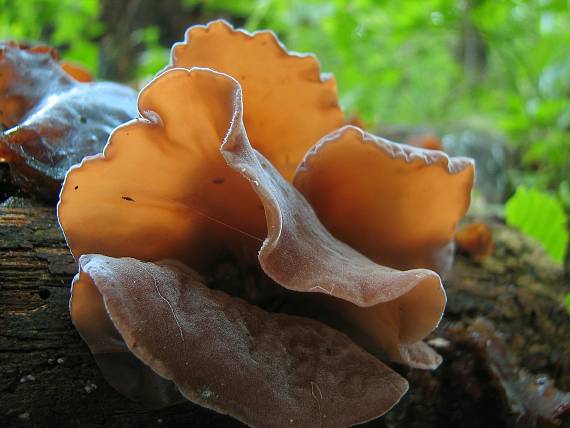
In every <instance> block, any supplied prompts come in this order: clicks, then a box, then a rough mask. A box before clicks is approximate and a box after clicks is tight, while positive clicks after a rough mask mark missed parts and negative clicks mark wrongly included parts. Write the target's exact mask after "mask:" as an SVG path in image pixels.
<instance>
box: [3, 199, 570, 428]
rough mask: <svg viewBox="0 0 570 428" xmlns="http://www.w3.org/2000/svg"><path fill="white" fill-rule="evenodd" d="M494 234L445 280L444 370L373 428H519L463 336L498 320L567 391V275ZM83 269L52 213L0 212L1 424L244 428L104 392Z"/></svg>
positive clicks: (534, 250) (195, 410)
mask: <svg viewBox="0 0 570 428" xmlns="http://www.w3.org/2000/svg"><path fill="white" fill-rule="evenodd" d="M494 232H495V247H496V249H495V254H494V256H492V257H490V258H488V259H486V260H485V261H484V262H482V263H479V262H474V261H471V260H469V259H468V258H464V257H462V256H459V257H458V260H457V262H456V264H455V267H454V270H453V272H452V274H451V275H450V276H449V277H448V278H447V280H446V289H447V292H448V298H449V301H448V307H447V311H446V315H445V318H444V321H443V322H442V324H441V326H440V328H439V329H438V330H437V331H436V332H434V334H433V335H432V337H431V340H432V341H433V340H435V342H434V343H436V344H437V346H438V350H439V351H440V352H441V353H442V355H443V356H444V359H445V361H444V363H443V364H442V366H441V367H440V368H439V369H437V370H436V371H434V372H424V371H419V370H409V369H404V368H401V367H396V369H398V370H399V371H400V372H401V373H403V375H404V376H406V377H407V378H408V380H409V381H410V384H411V387H410V392H409V393H408V395H407V396H406V397H405V398H404V399H403V400H402V402H401V403H400V404H399V405H398V406H397V407H396V408H395V409H394V410H393V411H392V412H391V413H390V414H389V415H388V416H387V417H385V418H382V419H380V420H377V421H374V422H371V423H369V424H367V426H379V427H385V426H390V427H396V426H398V427H443V426H462V427H477V426H487V427H488V428H489V427H495V426H496V427H510V426H517V425H516V424H517V420H519V417H518V415H517V414H516V412H513V409H512V408H511V407H510V406H509V403H508V402H507V400H505V399H504V397H503V395H504V394H502V392H501V391H500V388H501V386H500V385H498V384H497V383H496V382H494V381H493V379H492V376H491V374H490V370H489V367H487V365H486V362H485V356H484V355H483V356H482V355H481V353H480V349H479V348H477V346H476V344H475V343H474V342H473V341H471V339H470V336H469V335H468V334H464V332H465V331H467V329H468V328H469V326H470V325H471V324H472V323H473V322H474V320H475V319H476V318H478V317H484V318H486V319H489V320H491V321H493V322H494V324H495V326H496V329H497V330H498V331H500V332H502V333H503V334H504V337H505V341H506V343H507V344H508V347H509V348H510V350H511V351H512V352H513V354H514V355H515V356H516V357H517V358H518V359H519V361H520V365H521V367H523V368H525V369H526V370H527V371H529V372H530V373H534V374H539V373H545V374H547V375H548V376H549V377H550V378H551V379H553V380H554V381H555V382H556V384H557V386H558V388H560V389H563V390H568V389H570V319H569V318H568V314H567V313H566V312H565V309H564V307H563V305H562V304H561V296H562V295H563V294H564V292H567V291H568V286H567V285H565V283H564V279H563V274H562V271H561V269H560V268H558V267H557V266H555V265H554V264H552V263H551V262H550V261H549V259H548V258H547V257H546V256H545V255H544V254H543V253H542V251H541V250H540V248H539V247H538V246H537V245H536V244H535V243H534V242H532V241H530V240H528V239H526V238H524V237H522V236H521V235H519V234H518V233H516V232H514V231H512V230H510V229H508V228H506V227H505V226H502V225H500V224H496V225H495V226H494ZM75 270H76V265H75V263H74V261H73V258H72V257H71V255H70V254H69V251H68V249H67V247H66V245H65V241H64V239H63V237H62V234H61V232H60V230H59V227H58V225H57V220H56V218H55V213H54V209H53V208H44V207H29V208H0V426H3V427H12V426H25V427H43V426H81V427H97V426H101V427H102V426H105V427H146V426H149V427H150V426H153V427H155V426H168V427H174V426H197V427H232V426H236V427H237V426H241V424H240V423H238V422H236V421H235V420H233V419H231V418H228V417H226V416H223V415H219V414H216V413H214V412H210V411H208V410H206V409H203V408H200V407H198V406H195V405H192V404H191V403H187V404H182V405H178V406H174V407H170V408H167V409H160V410H149V409H145V408H143V407H142V406H140V405H139V404H137V403H134V402H131V401H129V400H128V399H126V398H124V397H122V396H121V395H120V394H118V393H117V392H115V391H114V390H113V389H112V388H111V387H110V386H108V384H107V383H106V382H105V381H104V379H103V378H102V376H101V374H100V372H99V370H98V368H97V366H96V365H95V362H94V360H93V358H92V356H91V354H90V352H89V350H88V348H87V346H86V345H85V344H84V343H83V341H82V340H81V338H80V337H79V335H78V334H77V332H76V331H75V329H74V328H73V325H72V323H71V320H70V318H69V312H68V301H69V285H70V282H71V279H72V277H73V275H74V274H75ZM538 426H540V424H539V425H538ZM562 426H566V427H569V426H570V418H568V416H566V417H565V419H564V420H563V425H562Z"/></svg>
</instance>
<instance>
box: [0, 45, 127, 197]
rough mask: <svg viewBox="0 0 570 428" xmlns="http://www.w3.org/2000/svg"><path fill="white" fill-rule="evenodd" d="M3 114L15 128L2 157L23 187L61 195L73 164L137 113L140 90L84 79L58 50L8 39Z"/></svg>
mask: <svg viewBox="0 0 570 428" xmlns="http://www.w3.org/2000/svg"><path fill="white" fill-rule="evenodd" d="M74 73H77V71H76V70H75V71H74ZM83 78H85V76H83ZM0 113H1V114H0V121H1V122H2V124H3V125H4V126H7V127H12V128H11V129H9V130H7V131H6V132H4V133H3V134H2V135H0V158H2V159H4V160H5V161H7V162H9V163H10V164H11V167H12V168H11V169H12V173H13V175H14V177H15V178H16V180H17V181H18V184H19V185H20V187H21V188H24V189H25V190H32V191H34V192H36V193H38V194H39V195H40V196H42V197H44V198H55V197H56V196H57V193H58V192H59V185H60V183H61V181H62V180H63V178H64V176H65V173H66V171H67V170H68V169H69V167H70V166H71V165H74V164H76V163H78V162H80V161H81V159H82V158H83V157H84V156H86V155H90V154H95V153H98V152H100V151H101V149H102V148H103V146H104V144H105V143H106V141H107V138H108V136H109V134H110V132H111V131H112V130H113V129H114V128H115V127H116V126H118V125H119V124H121V123H123V122H125V121H127V120H129V119H132V118H134V117H135V116H136V93H135V92H134V91H133V90H132V89H130V88H128V87H126V86H122V85H119V84H115V83H109V82H98V83H81V82H79V81H78V80H76V79H75V78H73V77H71V76H70V74H68V72H66V71H65V70H64V69H63V68H62V67H61V65H60V64H59V63H58V62H57V56H56V55H55V53H54V51H53V50H51V49H49V48H24V47H21V46H19V45H17V44H14V43H8V44H3V45H1V47H0Z"/></svg>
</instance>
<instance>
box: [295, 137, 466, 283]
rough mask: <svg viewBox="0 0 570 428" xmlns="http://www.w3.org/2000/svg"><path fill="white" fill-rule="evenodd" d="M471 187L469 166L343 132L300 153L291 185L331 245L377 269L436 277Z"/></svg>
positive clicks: (434, 153) (443, 156)
mask: <svg viewBox="0 0 570 428" xmlns="http://www.w3.org/2000/svg"><path fill="white" fill-rule="evenodd" d="M473 180H474V164H473V161H472V160H471V159H468V158H459V157H455V158H452V157H449V156H447V155H446V154H445V153H443V152H440V151H435V150H424V149H420V148H416V147H412V146H407V145H402V144H396V143H393V142H391V141H388V140H385V139H383V138H379V137H375V136H373V135H371V134H368V133H366V132H364V131H362V130H360V129H359V128H356V127H353V126H345V127H343V128H341V129H340V130H338V131H335V132H333V133H331V134H330V135H328V136H326V137H324V138H323V139H322V140H321V141H320V142H319V143H318V144H317V145H315V147H313V149H311V151H310V152H308V153H307V155H306V156H305V159H304V160H303V163H302V164H301V165H300V167H299V169H298V170H297V174H296V176H295V181H294V185H295V187H296V188H297V189H299V190H300V191H301V193H303V195H304V196H305V198H306V199H307V200H308V201H309V203H310V204H311V206H312V207H313V209H314V210H315V212H316V213H317V215H318V217H319V219H320V220H321V222H322V223H323V224H324V225H325V226H326V227H327V229H328V230H329V231H330V232H331V233H332V234H333V235H334V236H335V237H337V238H338V239H340V240H342V241H343V242H346V243H347V244H349V245H350V246H352V247H353V248H355V249H356V250H358V251H360V252H361V253H362V254H364V255H366V256H367V257H369V258H371V259H372V260H374V261H376V262H377V263H381V264H384V265H386V266H390V267H393V268H397V269H410V268H413V267H424V268H428V269H434V270H437V271H440V272H441V271H443V270H444V269H442V267H445V266H447V265H448V260H447V258H448V257H451V256H452V255H453V252H452V251H446V250H447V247H448V246H449V244H450V243H451V242H452V240H453V235H454V233H455V228H456V226H457V223H458V222H459V220H460V219H461V217H463V215H464V214H465V212H466V211H467V208H468V207H469V203H470V191H471V187H472V185H473ZM448 254H449V256H448ZM442 258H443V259H442Z"/></svg>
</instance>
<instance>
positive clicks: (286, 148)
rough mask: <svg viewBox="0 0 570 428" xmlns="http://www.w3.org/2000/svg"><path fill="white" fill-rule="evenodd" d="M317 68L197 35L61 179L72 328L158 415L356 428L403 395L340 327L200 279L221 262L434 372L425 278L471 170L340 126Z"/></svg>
mask: <svg viewBox="0 0 570 428" xmlns="http://www.w3.org/2000/svg"><path fill="white" fill-rule="evenodd" d="M206 67H207V68H206ZM319 73H320V72H319V68H318V63H317V62H316V60H315V59H314V58H313V57H311V56H302V55H297V54H288V53H287V52H286V51H285V50H284V48H283V47H282V46H281V45H280V44H279V42H278V41H277V39H276V38H275V36H274V35H273V34H272V33H269V32H260V33H254V34H248V33H245V32H243V31H239V30H238V31H236V30H233V29H232V28H231V27H230V26H229V25H228V24H227V23H225V22H221V21H218V22H214V23H212V24H209V25H208V26H206V27H203V26H198V27H193V28H191V29H189V30H188V32H187V35H186V41H185V42H184V43H181V44H177V45H175V46H174V48H173V53H172V61H171V65H170V66H169V67H167V69H166V70H165V71H163V72H162V73H160V74H159V76H158V77H157V78H155V80H153V81H152V82H151V83H150V84H149V85H148V86H147V87H146V88H145V89H143V91H142V92H141V94H140V96H139V101H138V108H139V112H140V117H139V118H138V119H135V120H133V121H131V122H128V123H126V124H124V125H123V126H121V127H119V128H117V129H116V130H115V131H114V132H113V133H112V134H111V137H110V139H109V143H108V145H107V146H106V148H105V150H104V152H103V154H101V155H97V156H93V157H89V158H86V159H84V161H83V162H82V163H81V165H79V166H76V167H74V168H72V169H71V170H70V172H69V173H68V174H67V176H66V179H65V182H64V186H63V189H62V192H61V198H60V203H59V205H58V216H59V221H60V225H61V227H62V229H63V231H64V233H65V237H66V239H67V242H68V245H69V247H70V249H71V251H72V253H73V255H74V257H75V258H76V259H78V261H79V262H80V268H81V270H80V274H79V275H78V277H76V280H75V282H74V285H73V293H72V301H71V315H72V319H73V322H74V323H75V325H76V326H77V328H78V330H79V331H80V333H81V335H82V336H83V338H84V339H85V340H86V341H87V343H88V344H89V346H90V348H91V350H92V352H93V353H94V355H96V359H97V361H98V363H99V366H100V367H101V369H102V370H103V372H104V374H105V375H106V376H107V378H108V379H110V382H111V383H112V384H113V385H114V386H115V387H116V388H117V389H119V390H120V391H122V392H123V393H125V394H127V395H129V396H131V397H132V398H135V399H138V400H142V401H145V402H147V403H150V404H153V405H164V404H169V403H173V402H176V401H178V400H179V399H180V393H181V394H182V395H183V396H185V397H186V398H187V399H189V400H191V401H194V402H197V403H200V404H202V405H204V406H207V407H210V408H213V409H215V410H217V411H220V412H222V413H228V414H230V415H232V416H234V417H236V418H238V419H240V420H242V421H244V422H246V423H248V424H251V425H255V426H283V425H288V424H292V425H299V426H319V425H320V426H345V425H351V424H355V423H360V422H364V421H366V420H369V419H372V418H374V417H377V416H380V415H382V414H383V413H385V412H386V411H388V410H389V409H390V408H391V407H392V406H393V405H395V404H396V403H397V401H398V400H399V398H400V397H401V395H402V394H404V392H405V391H406V389H407V383H406V382H405V380H403V379H402V378H400V376H399V375H397V374H396V373H394V372H392V371H391V370H390V369H389V368H388V367H387V366H385V365H383V364H382V363H381V362H380V361H379V360H377V359H376V358H375V357H372V355H371V354H368V353H367V351H365V350H363V349H362V348H360V346H358V345H356V344H354V343H352V342H351V341H350V340H349V339H348V338H347V337H346V336H344V335H343V334H341V333H340V332H337V331H336V330H332V329H331V328H330V327H326V326H325V325H323V324H321V323H320V322H317V321H312V320H309V319H305V318H300V317H295V316H290V315H284V314H271V313H267V312H264V311H262V310H261V309H259V308H257V307H254V306H252V305H251V304H249V303H246V302H245V301H243V300H240V299H237V298H235V297H229V296H228V295H226V294H225V293H223V292H221V291H211V290H210V289H208V288H206V287H205V285H204V283H203V280H202V279H201V278H200V277H199V274H205V273H208V272H210V271H211V269H213V267H215V266H216V264H217V262H219V261H221V260H223V259H224V258H227V257H228V256H230V257H231V258H232V259H233V260H236V261H237V262H239V263H242V264H244V265H259V266H260V267H261V268H262V269H263V271H264V272H265V274H267V275H268V276H269V277H270V278H271V279H273V281H275V282H276V283H277V284H279V285H280V286H281V287H283V288H281V290H283V289H287V290H289V293H296V295H298V296H301V295H303V296H312V297H313V298H314V299H313V300H312V301H311V302H312V303H311V304H312V305H315V306H314V307H315V313H317V312H318V310H317V309H316V308H318V307H323V308H325V307H326V308H327V310H329V311H332V313H333V314H336V318H338V320H340V321H341V322H343V323H346V325H347V326H349V328H347V330H357V331H358V334H359V335H360V336H363V337H364V338H365V339H364V340H362V342H359V344H360V345H362V346H365V347H366V349H367V350H369V351H373V352H375V353H376V352H381V353H383V354H385V355H387V356H388V357H389V358H390V359H392V360H394V361H399V362H402V363H407V364H410V365H412V366H414V367H420V368H434V367H437V365H438V364H439V363H440V361H441V358H440V357H439V355H438V354H437V353H435V351H433V350H432V349H431V348H430V347H429V346H428V345H426V344H425V343H423V342H422V339H423V338H424V337H425V336H426V335H427V334H428V333H429V332H430V331H431V330H433V328H435V326H436V325H437V324H438V322H439V320H440V318H441V316H442V313H443V310H444V306H445V292H444V290H443V287H442V284H441V279H440V276H439V275H438V274H437V273H436V272H434V271H433V270H430V269H434V268H435V269H441V270H443V268H442V267H447V266H448V265H449V263H450V258H449V256H448V255H449V253H452V251H449V249H450V248H452V243H451V240H452V237H453V233H454V229H455V225H456V223H457V221H458V220H459V218H460V217H461V216H462V215H463V214H464V212H465V210H466V209H467V206H468V204H469V192H470V189H471V185H472V180H473V164H472V162H471V161H470V160H468V159H453V158H449V157H447V156H446V155H445V154H443V153H441V152H435V151H426V150H421V149H417V148H412V147H408V146H401V145H399V144H396V143H392V142H388V141H385V140H382V139H379V138H377V137H374V136H371V135H369V134H366V133H364V132H363V131H361V130H360V129H358V128H355V127H352V126H349V127H344V128H341V129H340V130H338V131H334V129H335V128H336V127H338V126H342V124H343V122H344V121H343V120H342V115H341V113H340V110H339V109H338V106H337V102H336V94H335V89H334V81H333V80H331V79H330V78H329V79H324V80H323V79H321V77H320V74H319ZM292 88H296V89H292ZM330 131H332V132H330ZM328 132H330V133H329V134H328V135H325V134H327V133H328ZM319 139H320V141H319ZM311 146H314V147H313V148H310V147H311ZM308 149H309V150H308ZM307 150H308V152H307ZM305 152H307V154H306V155H305ZM303 157H304V160H303ZM362 162H364V164H362ZM363 165H364V166H363ZM293 179H294V181H293ZM337 192H338V194H337ZM426 193H428V194H426ZM404 195H405V196H404ZM343 198H346V199H345V202H344V205H343V204H342V203H341V202H340V200H341V199H343ZM438 207H439V209H438ZM393 211H394V212H393ZM412 212H416V213H417V212H421V213H422V215H421V218H418V215H417V214H415V217H414V215H412ZM426 213H427V214H428V215H429V217H428V216H427V215H426ZM414 218H415V222H414ZM373 220H375V221H376V222H380V223H382V224H380V225H377V224H375V221H373ZM384 223H385V224H384ZM417 223H419V224H417ZM86 225H88V227H86ZM368 227H370V229H367V228H368ZM361 234H364V237H363V236H360V235H361ZM165 260H168V261H165ZM395 268H403V269H409V270H397V269H395ZM236 288H237V287H236ZM299 292H300V293H299ZM149 368H150V369H149ZM244 391H245V393H244ZM247 391H250V393H248V392H247Z"/></svg>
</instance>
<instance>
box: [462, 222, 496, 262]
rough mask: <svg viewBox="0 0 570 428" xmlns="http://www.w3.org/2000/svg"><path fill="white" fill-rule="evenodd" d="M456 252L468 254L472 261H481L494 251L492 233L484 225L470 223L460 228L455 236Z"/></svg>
mask: <svg viewBox="0 0 570 428" xmlns="http://www.w3.org/2000/svg"><path fill="white" fill-rule="evenodd" d="M455 243H456V244H457V250H458V251H459V252H461V253H465V254H468V255H469V256H470V257H471V258H472V259H473V260H476V261H483V260H484V259H486V258H487V257H489V256H491V255H492V254H493V251H494V247H495V246H494V244H493V231H492V230H491V228H490V227H489V226H487V225H486V224H485V223H479V222H472V223H469V224H468V225H466V226H464V227H462V228H461V229H460V230H459V231H458V232H457V233H456V235H455Z"/></svg>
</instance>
